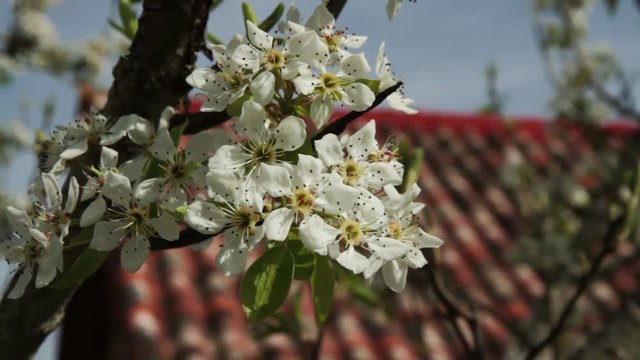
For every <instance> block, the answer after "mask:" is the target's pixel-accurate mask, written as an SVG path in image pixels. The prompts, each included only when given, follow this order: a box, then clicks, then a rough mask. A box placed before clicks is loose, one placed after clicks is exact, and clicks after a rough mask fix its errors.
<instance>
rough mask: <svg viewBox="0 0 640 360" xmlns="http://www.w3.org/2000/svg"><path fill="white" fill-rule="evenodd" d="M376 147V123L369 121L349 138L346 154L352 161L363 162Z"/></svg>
mask: <svg viewBox="0 0 640 360" xmlns="http://www.w3.org/2000/svg"><path fill="white" fill-rule="evenodd" d="M377 146H378V142H377V141H376V122H375V120H371V121H369V122H368V123H367V124H366V125H365V126H363V127H362V128H360V129H359V130H358V131H356V132H355V133H353V135H351V136H349V140H347V152H348V153H349V156H351V158H352V159H355V160H358V161H363V160H366V159H367V157H368V156H369V154H370V153H371V152H372V151H373V150H375V148H376V147H377Z"/></svg>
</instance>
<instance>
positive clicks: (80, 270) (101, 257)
mask: <svg viewBox="0 0 640 360" xmlns="http://www.w3.org/2000/svg"><path fill="white" fill-rule="evenodd" d="M109 254H110V252H109V251H98V250H94V249H91V248H89V247H87V248H86V249H84V251H83V252H82V253H81V254H80V256H79V257H78V259H76V261H75V262H74V263H73V265H72V266H71V267H70V268H69V270H67V271H66V272H65V273H64V274H63V275H62V277H60V280H58V281H57V282H56V283H55V284H54V285H53V287H54V288H56V289H62V288H68V287H72V286H75V285H78V284H80V283H82V282H83V281H84V280H86V279H87V278H89V276H91V275H93V273H94V272H96V270H98V269H99V268H100V266H102V263H104V261H105V260H106V259H107V256H109Z"/></svg>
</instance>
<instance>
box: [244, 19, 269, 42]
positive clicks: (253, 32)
mask: <svg viewBox="0 0 640 360" xmlns="http://www.w3.org/2000/svg"><path fill="white" fill-rule="evenodd" d="M246 23H247V38H248V39H249V42H251V44H252V45H253V46H255V47H257V48H259V49H271V47H272V46H273V36H271V35H269V34H267V33H266V32H264V31H262V30H260V28H259V27H257V26H256V25H255V24H254V23H252V22H251V21H249V20H247V21H246Z"/></svg>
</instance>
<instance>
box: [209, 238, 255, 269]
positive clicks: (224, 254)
mask: <svg viewBox="0 0 640 360" xmlns="http://www.w3.org/2000/svg"><path fill="white" fill-rule="evenodd" d="M224 239H225V240H224V243H223V244H222V248H221V249H220V252H219V253H218V255H217V256H216V262H217V263H218V265H219V266H220V268H221V269H222V273H223V274H225V275H226V276H233V275H237V274H239V273H240V272H242V270H244V267H245V265H246V264H247V255H248V253H249V250H248V249H247V248H246V246H244V245H243V244H242V243H241V239H240V237H238V236H236V235H232V234H231V230H228V231H227V232H225V235H224Z"/></svg>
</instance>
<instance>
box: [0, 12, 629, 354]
mask: <svg viewBox="0 0 640 360" xmlns="http://www.w3.org/2000/svg"><path fill="white" fill-rule="evenodd" d="M254 3H255V5H254V6H255V10H256V12H257V13H258V14H259V15H260V16H261V17H263V16H266V15H267V14H268V13H269V12H270V10H271V9H272V8H273V7H274V6H275V4H276V3H277V1H274V0H268V1H267V0H260V1H254ZM385 3H386V1H385V0H352V1H351V2H350V3H349V4H348V5H347V7H346V8H345V10H344V12H343V14H342V16H341V18H340V20H339V25H340V26H342V27H344V26H348V27H349V32H355V33H357V34H361V35H368V36H369V40H368V42H367V44H366V46H365V48H364V51H365V52H366V53H367V56H368V59H369V61H370V62H371V63H372V64H373V63H374V61H375V54H376V52H377V48H378V45H379V44H380V42H381V41H385V42H386V43H387V47H386V53H387V55H388V56H389V58H390V60H391V63H392V66H393V68H394V70H395V71H396V72H397V73H398V74H399V75H400V76H401V78H402V79H404V81H405V84H406V93H407V94H408V96H409V97H412V98H414V99H415V100H416V104H417V106H418V107H419V108H420V109H424V110H445V111H467V112H472V111H475V110H476V109H477V108H478V107H479V106H480V105H481V104H482V103H483V102H484V101H485V93H484V87H485V82H484V77H483V69H484V66H485V65H486V64H487V63H488V62H490V61H495V62H496V63H497V65H498V66H499V71H500V75H499V76H500V78H499V88H500V90H501V91H502V92H504V93H505V94H507V96H508V103H507V108H506V110H507V113H508V114H510V115H546V114H548V111H547V109H546V106H545V104H546V101H547V99H548V98H549V97H550V95H551V89H550V87H549V86H548V84H547V82H546V79H545V77H544V74H543V72H542V66H541V61H540V58H539V55H538V53H537V51H536V48H535V44H534V41H533V33H532V25H531V16H530V10H531V3H532V2H531V1H513V0H492V1H450V0H420V1H418V2H417V3H406V4H405V5H404V7H403V8H402V9H401V10H400V12H399V13H398V16H397V18H396V20H395V21H393V22H389V21H388V20H387V18H386V14H385V11H384V6H385ZM316 4H318V1H313V0H303V1H299V3H298V6H299V7H300V8H301V12H302V14H303V16H305V17H308V16H309V14H310V13H311V11H312V10H313V8H314V7H315V6H316ZM10 6H11V5H10V2H9V1H2V2H0V32H2V31H5V30H6V29H7V28H8V26H9V13H10ZM49 14H50V16H51V18H52V20H53V22H54V23H55V24H56V26H57V28H58V32H59V38H60V39H61V40H62V41H68V42H72V43H74V42H76V43H77V42H81V41H82V40H85V39H88V38H90V37H91V36H93V35H94V34H96V33H98V32H101V31H106V30H107V29H108V25H107V22H106V20H107V18H108V17H111V18H117V7H116V5H115V2H113V1H104V0H103V1H97V0H64V1H63V2H62V3H61V4H60V5H58V6H56V7H54V8H52V9H51V11H50V12H49ZM591 19H592V29H593V33H592V36H591V37H592V39H593V40H595V41H597V40H600V41H607V42H609V44H610V45H611V47H612V48H613V49H614V51H615V52H616V53H617V54H619V55H620V59H621V60H622V63H623V65H624V66H625V68H626V69H628V70H630V71H631V72H632V73H633V74H635V75H636V76H637V75H638V74H639V73H640V71H639V70H640V64H638V59H640V46H638V45H637V44H638V38H640V36H639V35H640V22H638V12H637V11H636V9H635V8H633V4H632V2H631V1H622V2H621V8H620V11H619V13H618V15H617V16H616V17H615V18H611V17H609V16H607V14H606V12H605V11H604V9H603V8H602V7H601V5H598V6H596V8H595V9H594V11H593V13H592V16H591ZM209 29H210V30H211V31H212V32H214V33H215V34H216V35H218V36H219V37H220V38H222V39H228V38H229V37H230V36H231V35H232V34H234V33H236V32H240V31H242V30H243V25H242V22H241V13H240V1H237V0H227V1H226V2H225V3H224V4H223V5H222V6H220V7H219V9H218V10H217V11H216V12H215V13H214V14H213V16H212V18H211V20H210V26H209ZM110 82H111V75H110V69H109V70H107V71H105V72H104V73H103V74H102V75H101V76H100V80H99V85H101V86H103V87H105V88H106V87H108V86H109V84H110ZM48 98H53V99H54V100H55V102H56V113H55V121H56V123H65V122H68V121H70V120H72V117H73V109H74V105H75V104H74V101H75V90H74V88H73V87H72V84H71V82H70V80H68V79H65V78H53V77H50V76H47V75H43V74H39V73H29V72H26V73H21V74H19V75H18V76H17V78H16V79H15V82H14V84H13V85H11V86H8V87H0V108H1V109H2V112H1V113H0V124H3V123H6V122H9V121H12V120H17V119H22V120H23V121H27V124H29V125H31V126H35V125H34V124H37V123H39V116H40V115H39V111H38V109H39V108H40V107H41V106H42V103H43V102H44V101H45V100H46V99H48ZM26 101H28V102H30V103H31V104H32V111H31V112H30V113H28V116H25V113H24V112H23V111H21V108H22V107H23V106H22V105H21V104H23V103H25V102H26ZM33 166H34V162H33V157H32V156H31V155H29V154H21V155H19V156H17V157H16V160H15V161H14V163H13V164H12V165H11V166H10V167H9V168H8V169H1V170H0V179H1V180H0V186H3V187H5V189H9V190H11V191H16V192H24V190H25V189H26V186H27V184H28V181H29V179H28V178H27V177H28V176H29V174H31V171H32V168H33ZM0 271H1V269H0ZM43 350H44V351H43V352H44V353H51V347H50V346H47V347H45V348H44V349H43ZM43 358H47V357H46V356H44V357H43Z"/></svg>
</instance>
